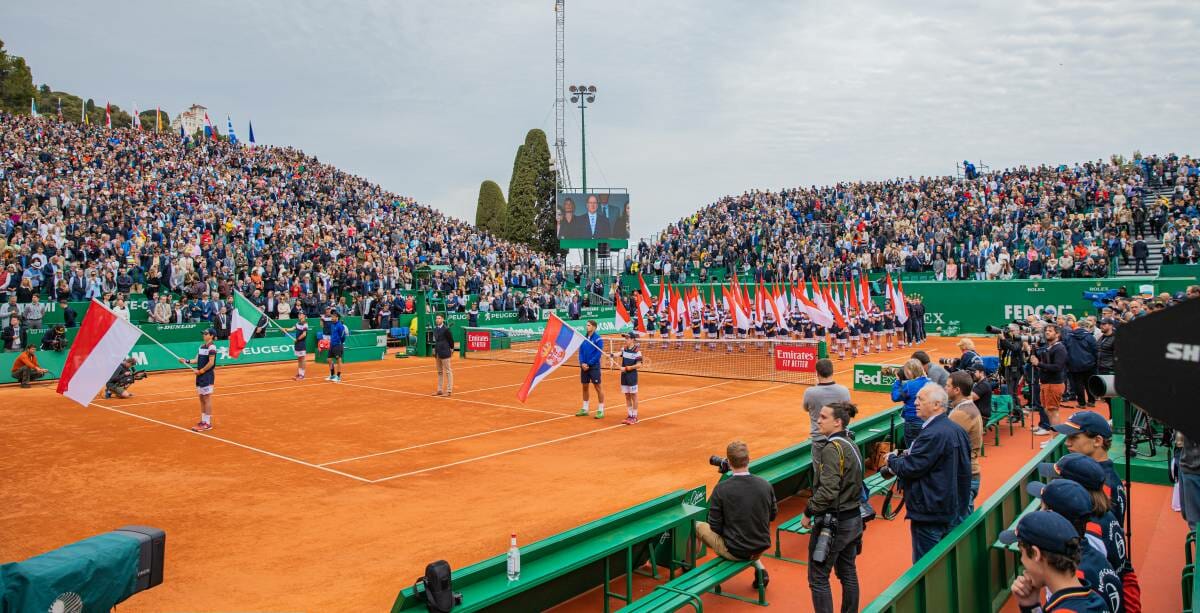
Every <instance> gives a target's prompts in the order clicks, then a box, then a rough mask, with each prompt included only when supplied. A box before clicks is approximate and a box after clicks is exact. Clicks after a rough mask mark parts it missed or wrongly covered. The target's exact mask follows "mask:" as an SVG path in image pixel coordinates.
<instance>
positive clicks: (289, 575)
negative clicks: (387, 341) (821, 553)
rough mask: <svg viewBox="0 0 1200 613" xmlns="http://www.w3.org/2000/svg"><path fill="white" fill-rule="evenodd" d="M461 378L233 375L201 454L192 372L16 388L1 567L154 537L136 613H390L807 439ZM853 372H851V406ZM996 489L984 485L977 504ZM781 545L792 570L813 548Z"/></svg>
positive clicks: (750, 405)
mask: <svg viewBox="0 0 1200 613" xmlns="http://www.w3.org/2000/svg"><path fill="white" fill-rule="evenodd" d="M953 342H954V339H939V338H931V339H929V341H927V342H926V343H925V344H924V345H923V346H922V347H921V348H922V349H925V350H926V351H929V352H930V353H931V354H932V355H933V357H934V358H935V359H936V358H938V357H944V356H948V355H954V354H956V353H957V352H956V351H955V350H954V347H953ZM911 351H912V349H905V350H897V351H893V352H885V353H884V354H870V355H868V356H867V357H866V358H864V359H863V360H864V361H867V362H893V363H894V362H900V361H902V359H903V358H905V357H907V356H908V355H909V354H910V353H911ZM454 363H455V376H456V377H455V389H454V396H453V398H451V399H447V398H438V397H433V396H431V395H430V392H432V391H433V390H434V389H435V387H436V375H435V374H434V372H433V370H434V364H433V361H432V360H431V359H421V358H410V359H403V360H396V359H392V357H391V356H388V357H387V358H385V359H384V360H383V361H379V362H367V363H358V364H350V365H347V366H346V368H345V370H344V373H343V374H344V379H345V382H344V383H342V384H340V385H339V384H334V383H329V382H326V381H323V380H322V378H323V377H324V375H325V374H327V372H328V371H327V370H325V369H324V368H323V365H320V364H309V370H308V376H309V378H308V380H306V381H301V382H296V381H292V380H291V376H292V375H293V374H294V373H295V366H294V364H291V363H279V364H272V365H260V366H246V367H223V368H219V369H218V372H217V386H216V393H215V396H214V407H215V408H214V420H213V422H214V425H215V428H214V429H213V430H212V431H211V432H210V433H206V434H196V433H193V432H190V431H189V430H188V428H189V427H190V426H191V425H193V424H194V423H195V422H196V421H197V418H198V411H199V409H198V402H197V400H196V396H195V392H194V386H193V381H192V378H191V375H190V373H186V372H174V373H164V374H153V375H151V377H150V378H149V379H148V380H146V381H143V382H139V383H138V384H137V385H135V386H134V387H133V391H134V392H135V393H136V394H137V395H136V397H135V398H131V399H127V400H115V399H114V400H104V399H103V398H98V399H97V402H96V403H95V404H93V405H92V406H89V407H87V408H83V407H80V406H79V405H77V404H75V403H73V402H72V401H70V400H68V399H66V398H63V397H61V396H58V395H57V394H55V393H54V383H52V382H51V383H44V384H37V385H35V386H34V388H33V389H28V390H22V389H18V388H17V387H15V386H6V387H5V388H3V389H0V441H2V442H3V443H2V445H0V490H2V491H3V500H4V504H3V505H0V561H15V560H21V559H25V558H27V557H30V556H33V555H36V554H39V553H43V552H45V551H48V550H51V549H54V548H56V547H60V546H62V545H65V544H67V543H71V542H73V541H76V540H79V539H82V538H86V537H89V536H92V535H95V534H97V533H102V532H106V531H108V530H112V529H114V528H117V527H120V526H122V525H126V524H146V525H150V526H157V527H159V528H162V529H164V530H166V532H167V566H166V579H165V581H164V583H163V584H162V585H161V586H159V587H157V588H155V589H153V590H150V591H148V592H146V593H143V594H139V595H137V596H135V597H133V598H131V599H130V600H129V601H127V602H125V603H123V604H122V605H121V606H120V609H121V610H122V611H162V610H192V611H211V610H241V611H266V610H271V611H279V610H289V611H300V610H304V611H379V610H386V609H387V608H388V607H389V606H390V605H391V603H392V601H393V600H394V599H395V597H396V594H397V593H398V592H399V590H400V589H401V588H403V587H405V586H408V585H411V584H412V582H413V580H414V579H415V578H416V577H417V576H418V575H419V574H421V573H422V572H423V569H424V565H425V564H426V563H427V562H429V561H432V560H436V559H441V558H445V559H446V560H448V561H449V562H450V563H451V564H452V565H453V566H454V567H455V568H459V567H463V566H466V565H468V564H471V563H474V562H476V561H478V560H480V559H483V558H485V557H488V556H492V555H496V554H498V553H501V552H503V551H504V550H505V549H506V548H507V546H508V535H509V533H510V532H514V531H515V532H516V533H517V534H518V536H519V539H520V542H522V543H530V542H533V541H535V540H538V539H541V538H544V537H547V536H550V535H552V534H555V533H558V532H562V531H564V530H568V529H570V528H572V527H574V526H577V525H579V524H581V523H584V522H586V521H589V520H593V519H596V518H599V517H603V516H605V515H608V514H611V513H613V512H615V511H618V510H620V509H623V508H626V507H629V506H631V505H634V504H637V503H640V502H643V501H645V500H648V499H650V498H653V497H656V496H659V495H661V494H663V493H666V492H668V491H671V490H674V489H679V488H688V487H693V486H695V485H698V484H701V483H705V484H707V485H709V486H710V487H711V486H712V485H714V484H715V482H716V475H715V473H714V471H713V470H712V468H711V467H710V466H708V464H707V463H706V462H705V460H706V458H707V457H708V456H709V455H710V454H712V453H720V452H721V451H722V450H723V449H724V448H725V445H726V444H727V443H728V442H729V441H730V440H732V439H735V438H740V439H743V440H745V441H747V442H748V443H749V445H750V450H751V453H752V455H754V456H762V455H766V454H768V453H771V452H773V451H777V450H779V449H782V448H784V447H787V446H789V445H792V444H794V443H796V442H798V441H800V440H803V439H804V438H806V437H807V436H808V431H809V420H808V416H807V415H806V414H805V413H804V412H803V410H802V409H801V408H800V397H801V395H802V394H803V392H804V390H805V389H806V388H805V386H800V385H790V384H774V383H764V382H747V381H734V380H724V379H704V378H695V377H681V376H669V375H655V374H644V375H643V376H642V379H641V410H640V413H641V419H642V421H641V423H640V424H638V425H636V426H633V427H628V426H621V425H619V422H620V420H621V419H623V417H624V406H623V404H624V403H623V401H622V399H621V397H620V395H619V394H618V387H617V385H618V384H617V377H616V373H615V372H612V371H608V372H606V373H605V379H604V386H605V389H606V391H607V394H608V397H607V407H608V417H607V418H606V419H604V420H595V419H592V418H590V417H589V418H586V419H584V418H577V417H573V416H572V415H571V414H572V413H574V412H575V411H576V410H577V409H578V408H579V405H580V391H579V387H580V386H579V383H578V374H577V369H575V368H574V367H572V366H568V367H564V368H562V369H561V370H559V371H558V372H556V373H554V375H552V376H551V378H550V379H547V380H546V381H545V382H543V383H542V385H541V386H540V387H539V388H537V390H536V391H535V392H534V394H533V395H532V396H531V397H530V399H529V402H528V403H527V404H524V405H522V404H521V403H520V402H518V401H517V400H516V397H515V394H516V389H517V387H518V386H519V384H520V382H521V381H522V379H523V378H524V375H525V372H526V370H527V368H528V366H527V365H523V364H510V363H502V362H491V361H485V360H477V359H468V360H461V359H458V358H455V361H454ZM851 368H852V366H851V363H850V362H849V361H842V362H838V363H837V370H838V374H837V378H838V379H839V381H841V382H842V383H844V384H846V385H848V386H849V385H850V382H851V381H850V379H851V376H852V374H851ZM854 399H855V401H856V402H858V404H859V406H860V408H861V409H862V412H863V414H864V415H869V414H872V413H875V412H878V411H881V410H883V409H886V408H887V407H889V406H892V405H893V403H892V402H891V400H890V399H889V398H888V397H887V396H886V395H884V394H868V393H855V394H854ZM595 406H596V399H595V398H593V399H592V407H593V410H594V408H595ZM1019 432H1021V431H1019ZM1019 436H1020V435H1018V438H1019ZM1001 449H1006V448H1005V447H1001ZM1017 449H1018V446H1016V445H1009V446H1008V447H1007V450H1006V451H1004V452H1001V453H1003V454H1010V453H1011V454H1014V457H1013V458H1012V459H1011V461H1006V464H1005V465H1007V466H1015V465H1019V464H1020V463H1021V461H1023V460H1021V459H1020V458H1025V457H1028V454H1029V453H1030V452H1029V450H1028V446H1027V445H1024V446H1023V448H1022V449H1020V451H1019V453H1018V450H1017ZM999 455H1000V454H999V453H998V454H997V456H998V457H999ZM990 456H991V453H990V452H989V457H990ZM1016 456H1020V457H1016ZM1001 481H1002V479H1000V478H999V477H987V478H986V479H985V481H984V491H985V492H990V491H991V490H990V489H988V488H989V487H994V486H995V485H997V484H998V483H1000V482H1001ZM798 508H799V507H798V506H797V503H796V502H795V501H792V502H789V503H787V504H785V506H784V510H783V511H781V513H782V514H784V515H787V514H789V513H793V512H795V511H797V510H798ZM879 523H880V522H876V524H877V525H878V524H879ZM893 523H894V525H895V529H893V530H892V532H896V534H893V535H891V536H889V537H887V543H886V544H884V545H883V546H884V547H886V548H887V551H888V553H887V554H886V555H887V556H888V558H889V560H891V561H889V562H888V563H887V564H884V565H881V566H880V567H879V569H878V571H877V570H876V569H875V567H874V566H872V565H871V564H862V565H860V568H863V571H864V583H865V584H866V586H867V588H868V589H867V591H868V593H877V592H878V590H880V589H882V587H883V586H884V585H885V584H886V583H887V582H889V581H891V580H892V579H894V577H895V576H896V575H897V574H898V571H899V570H901V569H902V568H903V567H904V566H907V562H905V559H906V558H907V556H908V545H907V534H906V531H903V530H901V529H902V527H903V524H902V523H901V522H900V521H896V522H893ZM872 530H873V534H882V533H884V532H885V531H884V530H881V529H880V530H876V529H874V528H873V529H872ZM785 538H789V539H791V542H790V543H787V544H785V546H788V547H789V548H790V549H792V550H794V551H796V552H797V553H799V548H800V547H802V546H803V540H802V539H800V538H798V537H794V536H792V535H789V536H785ZM872 538H874V536H872ZM1143 542H1144V541H1143ZM868 549H869V550H872V549H873V550H875V553H876V555H881V554H882V552H881V551H880V546H879V545H875V544H869V545H868ZM877 573H879V574H878V576H875V575H876V574H877ZM797 576H799V575H797ZM782 578H783V575H781V579H782ZM777 581H779V580H777ZM745 582H746V583H748V582H749V578H748V577H747V579H746V581H745ZM783 583H785V582H784V581H780V584H781V585H780V588H781V589H780V593H779V596H778V597H773V598H775V599H776V600H777V601H778V602H779V603H780V604H784V603H785V602H787V600H780V598H783V597H784V596H785V595H786V594H795V595H796V598H795V599H794V600H795V602H793V603H791V604H789V605H788V607H787V608H791V606H792V605H793V604H794V605H795V606H796V607H803V606H807V605H806V603H807V598H806V596H807V592H806V590H803V589H793V590H787V591H785V590H783V589H782V588H783V585H782V584H783ZM796 583H797V586H799V587H800V588H802V587H803V583H802V580H800V581H797V582H796ZM771 591H772V592H775V591H776V584H775V583H773V584H772V587H771ZM801 596H805V597H804V598H801ZM864 602H866V599H865V598H864Z"/></svg>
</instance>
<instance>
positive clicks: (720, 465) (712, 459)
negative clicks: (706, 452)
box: [708, 455, 731, 475]
mask: <svg viewBox="0 0 1200 613" xmlns="http://www.w3.org/2000/svg"><path fill="white" fill-rule="evenodd" d="M708 463H709V464H712V465H713V466H716V467H717V472H719V473H721V474H722V475H723V474H725V473H727V472H729V471H730V470H731V469H730V468H729V458H723V457H721V456H719V455H713V456H708Z"/></svg>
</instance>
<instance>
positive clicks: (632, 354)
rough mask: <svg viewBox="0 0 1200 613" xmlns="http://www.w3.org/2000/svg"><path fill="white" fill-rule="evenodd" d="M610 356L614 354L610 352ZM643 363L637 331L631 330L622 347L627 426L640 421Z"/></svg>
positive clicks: (622, 379)
mask: <svg viewBox="0 0 1200 613" xmlns="http://www.w3.org/2000/svg"><path fill="white" fill-rule="evenodd" d="M609 357H610V358H612V357H614V356H613V354H611V353H610V354H609ZM641 364H642V351H641V349H640V348H639V347H638V342H637V333H636V332H630V333H628V334H626V335H625V346H624V347H623V348H622V349H621V393H623V394H625V421H622V422H621V423H622V424H624V425H626V426H632V425H634V424H636V423H637V422H638V404H637V395H638V366H640V365H641ZM585 389H586V387H585ZM601 411H603V409H601Z"/></svg>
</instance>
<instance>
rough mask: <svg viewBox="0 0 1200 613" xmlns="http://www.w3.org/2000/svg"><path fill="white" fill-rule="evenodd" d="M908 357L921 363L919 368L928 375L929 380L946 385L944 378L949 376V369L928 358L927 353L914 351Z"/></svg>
mask: <svg viewBox="0 0 1200 613" xmlns="http://www.w3.org/2000/svg"><path fill="white" fill-rule="evenodd" d="M910 357H911V358H913V359H914V360H917V361H918V362H920V363H921V368H922V369H923V370H924V371H925V376H927V377H929V380H930V381H933V382H934V383H937V384H938V385H946V380H948V379H949V378H950V371H948V370H946V369H945V368H943V367H942V365H941V364H938V363H937V362H934V361H933V360H931V359H929V354H928V353H925V352H924V351H914V352H913V354H912V355H911V356H910Z"/></svg>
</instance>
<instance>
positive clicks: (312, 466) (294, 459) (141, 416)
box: [90, 402, 371, 483]
mask: <svg viewBox="0 0 1200 613" xmlns="http://www.w3.org/2000/svg"><path fill="white" fill-rule="evenodd" d="M90 406H94V407H97V408H101V409H104V410H106V411H112V412H114V413H120V414H122V415H128V416H130V417H136V418H138V419H141V420H143V421H148V422H150V423H154V424H158V425H160V426H166V427H168V428H174V429H176V430H179V431H181V432H185V433H187V434H192V435H195V436H200V437H202V438H206V439H210V440H214V441H220V442H222V443H225V444H227V445H233V446H234V447H241V448H242V449H246V450H249V451H254V452H257V453H261V454H263V455H268V456H271V457H273V458H279V459H280V460H287V461H288V462H292V463H295V464H299V465H301V466H307V467H309V468H315V469H317V470H323V471H325V472H327V473H332V474H335V475H341V476H343V477H349V478H351V479H354V480H355V481H361V482H363V483H371V480H370V479H364V478H363V477H359V476H358V475H352V474H350V473H344V472H342V471H340V470H334V469H332V468H326V467H324V466H319V465H317V464H311V463H309V462H305V461H304V460H297V459H296V458H292V457H288V456H285V455H280V454H278V453H275V452H272V451H267V450H266V449H259V448H258V447H251V446H250V445H243V444H242V443H238V442H235V441H231V440H229V439H224V438H221V437H219V436H213V435H211V434H201V433H199V432H193V431H192V430H191V429H190V428H184V427H182V426H177V425H175V424H171V423H167V422H165V421H159V420H157V419H153V418H151V417H146V416H144V415H138V414H137V413H130V412H128V411H122V410H121V409H117V408H113V407H106V406H104V405H102V404H96V403H95V402H93V403H91V405H90Z"/></svg>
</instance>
